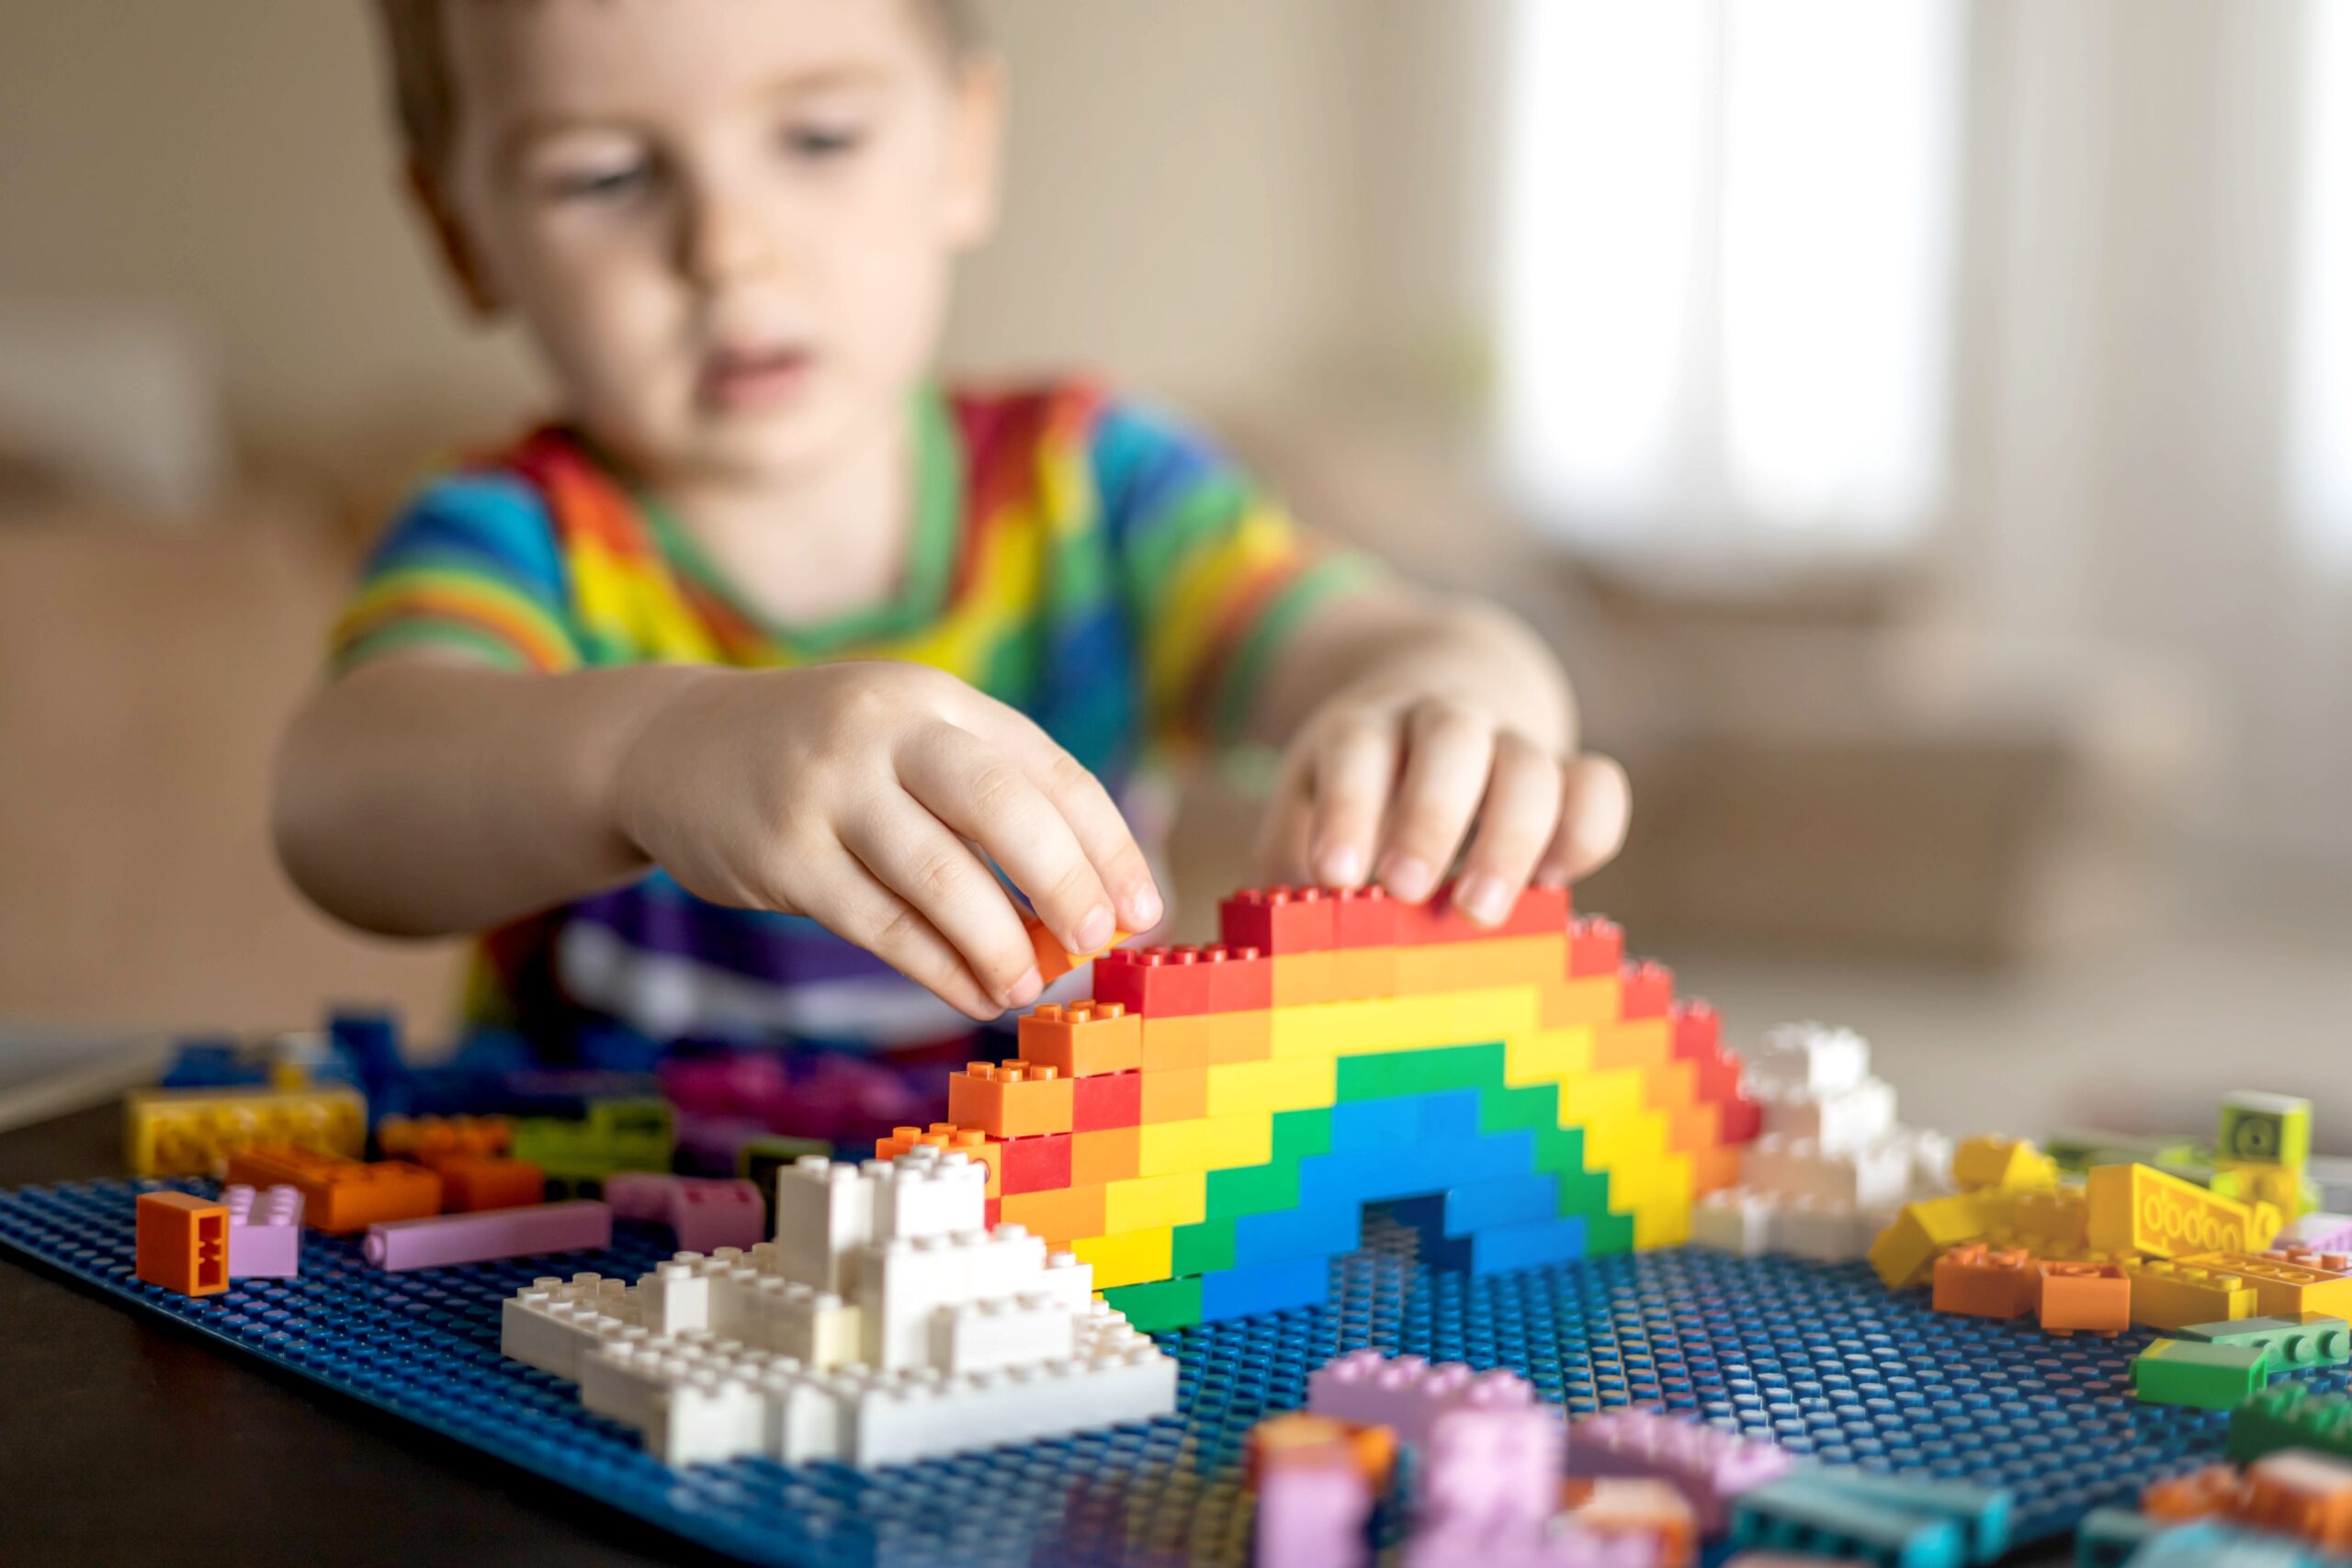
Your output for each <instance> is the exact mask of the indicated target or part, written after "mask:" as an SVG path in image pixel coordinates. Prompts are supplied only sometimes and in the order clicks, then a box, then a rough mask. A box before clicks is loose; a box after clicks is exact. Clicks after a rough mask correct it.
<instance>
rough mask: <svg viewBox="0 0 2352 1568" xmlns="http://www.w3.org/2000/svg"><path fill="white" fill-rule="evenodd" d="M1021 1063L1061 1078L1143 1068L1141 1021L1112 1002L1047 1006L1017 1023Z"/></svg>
mask: <svg viewBox="0 0 2352 1568" xmlns="http://www.w3.org/2000/svg"><path fill="white" fill-rule="evenodd" d="M1020 1030H1021V1059H1022V1060H1023V1062H1027V1063H1030V1064H1033V1065H1035V1066H1046V1067H1051V1068H1053V1069H1054V1070H1055V1071H1056V1072H1057V1073H1058V1074H1060V1075H1061V1076H1062V1077H1066V1078H1087V1077H1094V1076H1095V1075H1097V1074H1099V1073H1125V1072H1133V1071H1135V1070H1136V1068H1138V1067H1141V1066H1143V1020H1142V1019H1141V1018H1139V1017H1137V1016H1136V1015H1135V1014H1133V1013H1131V1012H1129V1011H1127V1010H1126V1009H1125V1008H1123V1007H1121V1006H1119V1005H1118V1004H1117V1003H1116V1002H1103V1003H1101V1004H1097V1003H1094V1002H1072V1003H1070V1004H1069V1006H1067V1007H1062V1006H1057V1005H1056V1004H1053V1003H1050V1002H1049V1003H1047V1004H1046V1005H1045V1006H1043V1007H1040V1008H1038V1009H1036V1010H1034V1011H1032V1012H1031V1013H1029V1014H1028V1016H1026V1017H1025V1018H1023V1019H1022V1021H1021V1024H1020Z"/></svg>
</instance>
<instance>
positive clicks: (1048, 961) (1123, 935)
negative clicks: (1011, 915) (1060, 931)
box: [1021, 913, 1135, 986]
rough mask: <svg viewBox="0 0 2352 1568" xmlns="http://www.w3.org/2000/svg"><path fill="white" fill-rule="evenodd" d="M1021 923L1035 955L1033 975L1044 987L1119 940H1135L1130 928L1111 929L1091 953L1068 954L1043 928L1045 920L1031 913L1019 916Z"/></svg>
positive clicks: (1107, 950) (1116, 944)
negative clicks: (1034, 971) (1043, 982)
mask: <svg viewBox="0 0 2352 1568" xmlns="http://www.w3.org/2000/svg"><path fill="white" fill-rule="evenodd" d="M1021 923H1022V924H1023V926H1026V927H1027V928H1028V930H1029V950H1030V951H1031V952H1032V953H1035V954H1036V955H1037V976H1038V977H1039V978H1040V979H1042V980H1044V981H1045V982H1046V984H1047V985H1048V986H1050V985H1052V984H1053V983H1054V982H1055V981H1057V980H1058V979H1060V978H1061V977H1062V976H1065V975H1067V974H1069V972H1070V971H1071V970H1073V969H1075V968H1077V967H1078V966H1079V965H1080V964H1091V963H1093V962H1094V961H1095V960H1096V959H1097V958H1100V957H1102V956H1103V954H1104V953H1108V952H1110V951H1111V950H1112V949H1113V948H1114V947H1116V946H1118V945H1119V944H1120V943H1121V942H1132V941H1134V940H1135V933H1134V932H1133V931H1113V932H1112V933H1111V940H1110V941H1109V942H1104V943H1103V945H1102V946H1101V947H1098V948H1096V949H1095V950H1094V951H1093V952H1091V953H1072V952H1070V951H1069V950H1068V949H1067V948H1065V947H1063V946H1062V943H1061V939H1060V938H1059V937H1057V936H1056V935H1054V933H1053V932H1051V931H1047V930H1046V922H1045V921H1043V920H1041V919H1038V918H1037V917H1036V916H1035V914H1034V913H1033V914H1027V915H1023V917H1022V918H1021Z"/></svg>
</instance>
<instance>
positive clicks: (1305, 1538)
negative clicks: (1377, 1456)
mask: <svg viewBox="0 0 2352 1568" xmlns="http://www.w3.org/2000/svg"><path fill="white" fill-rule="evenodd" d="M1371 1517H1372V1483H1371V1482H1369V1481H1367V1480H1366V1479H1364V1475H1363V1472H1362V1471H1360V1470H1357V1469H1356V1468H1355V1467H1354V1466H1353V1465H1346V1464H1290V1465H1275V1466H1272V1467H1271V1468H1270V1469H1268V1470H1267V1471H1266V1472H1265V1473H1264V1474H1263V1475H1261V1476H1260V1477H1259V1478H1258V1523H1257V1541H1258V1551H1257V1561H1258V1562H1261V1563H1264V1564H1266V1565H1267V1568H1360V1565H1362V1564H1364V1563H1368V1562H1371V1561H1372V1551H1371V1544H1370V1541H1369V1540H1367V1538H1366V1536H1365V1533H1364V1526H1365V1523H1366V1522H1367V1521H1368V1520H1369V1519H1370V1518H1371Z"/></svg>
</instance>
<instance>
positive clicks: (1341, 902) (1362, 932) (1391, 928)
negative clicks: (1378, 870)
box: [1331, 887, 1397, 948]
mask: <svg viewBox="0 0 2352 1568" xmlns="http://www.w3.org/2000/svg"><path fill="white" fill-rule="evenodd" d="M1396 941H1397V901H1396V900H1395V899H1394V898H1391V897H1388V890H1387V889H1386V888H1385V887H1341V888H1338V889H1335V890H1334V891H1333V892H1332V894H1331V945H1332V946H1334V947H1340V948H1348V947H1389V946H1393V945H1395V943H1396Z"/></svg>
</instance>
